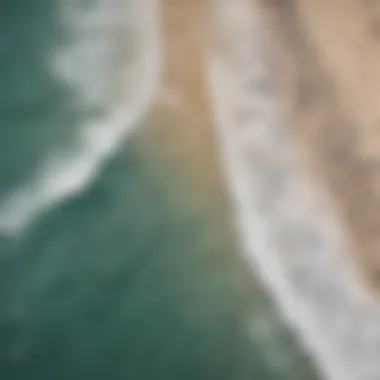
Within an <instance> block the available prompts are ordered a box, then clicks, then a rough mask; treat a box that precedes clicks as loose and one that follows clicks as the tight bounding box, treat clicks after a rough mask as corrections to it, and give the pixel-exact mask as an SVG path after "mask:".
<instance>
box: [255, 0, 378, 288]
mask: <svg viewBox="0 0 380 380" xmlns="http://www.w3.org/2000/svg"><path fill="white" fill-rule="evenodd" d="M251 1H252V4H253V6H254V7H256V8H257V9H258V10H259V12H261V14H262V15H264V17H263V20H264V23H265V25H266V27H267V31H268V32H269V34H270V37H271V41H272V42H274V44H275V46H276V49H274V50H273V52H274V55H273V57H274V67H275V71H276V73H277V74H278V83H279V89H280V92H281V95H282V96H281V99H282V104H283V106H284V110H285V112H286V113H287V114H288V120H289V121H290V123H289V125H290V126H291V127H292V128H294V130H295V131H296V134H297V135H298V136H299V140H300V142H301V144H300V146H301V147H302V148H303V149H304V151H305V153H306V155H305V157H308V158H309V159H310V163H311V164H312V165H311V166H312V167H314V169H316V170H315V173H317V174H318V176H319V178H320V179H321V180H322V182H323V183H325V184H326V186H327V188H328V189H329V192H330V194H331V195H332V197H333V199H334V200H335V201H336V204H337V205H338V207H337V209H338V210H339V212H340V215H341V216H342V218H343V221H344V223H345V225H346V226H347V229H348V231H349V235H350V236H352V242H353V246H354V251H355V252H356V254H355V255H356V259H357V260H358V263H359V266H360V268H361V269H363V270H364V273H365V278H366V280H368V281H369V282H370V284H371V286H372V287H374V288H375V289H376V290H379V287H380V163H379V158H380V3H379V2H377V1H369V0H367V1H359V0H251Z"/></svg>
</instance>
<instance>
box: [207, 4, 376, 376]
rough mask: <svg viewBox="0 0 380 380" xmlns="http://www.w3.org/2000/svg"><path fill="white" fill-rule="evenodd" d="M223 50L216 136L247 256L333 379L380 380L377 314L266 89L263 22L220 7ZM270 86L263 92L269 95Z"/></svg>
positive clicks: (212, 67)
mask: <svg viewBox="0 0 380 380" xmlns="http://www.w3.org/2000/svg"><path fill="white" fill-rule="evenodd" d="M214 10H215V11H216V12H217V17H218V21H219V23H220V24H219V26H220V27H219V28H217V34H218V35H219V37H221V38H222V39H223V41H224V42H225V43H226V44H225V45H222V46H224V49H225V50H224V51H222V52H221V51H214V53H213V55H212V56H211V57H210V60H209V65H208V66H209V80H210V88H211V92H212V96H213V100H214V111H215V112H214V114H215V125H216V127H215V128H216V133H217V134H218V137H219V141H220V144H221V152H222V156H223V157H224V161H225V170H226V174H228V179H229V185H230V188H231V193H232V196H233V198H234V200H235V206H236V219H237V220H236V223H237V227H238V230H239V231H240V232H241V237H242V244H243V248H244V252H245V254H246V256H247V258H248V260H249V262H250V263H251V264H252V268H253V271H254V273H255V274H257V275H258V276H259V277H260V278H261V280H262V282H263V284H264V285H265V286H266V288H267V289H268V291H270V292H271V294H272V296H273V298H274V299H275V300H276V302H277V304H278V307H279V309H280V310H281V312H282V313H283V316H284V318H285V319H287V320H288V322H289V323H290V324H291V325H293V326H294V327H295V329H296V330H297V331H298V333H299V334H298V335H299V340H300V342H301V343H302V344H303V345H304V347H305V349H307V350H308V351H309V352H310V353H311V355H312V357H313V358H314V359H315V362H316V364H317V366H318V368H319V370H320V375H321V378H323V379H328V380H376V379H377V380H378V379H380V364H379V360H378V358H379V353H380V351H379V350H380V310H379V306H378V305H377V304H376V303H375V302H374V300H373V299H371V298H370V297H369V295H368V294H367V293H366V292H365V290H364V289H363V288H362V285H361V284H360V282H359V280H358V279H357V277H356V275H355V270H354V266H353V263H352V261H351V259H350V255H349V254H348V248H347V246H346V245H345V243H344V241H345V239H344V236H343V233H342V231H341V230H340V229H339V227H338V224H337V222H336V221H335V219H334V216H333V215H332V213H331V212H330V208H329V207H328V202H327V200H326V199H324V197H323V195H321V194H322V192H321V191H318V190H317V188H318V187H317V185H316V184H314V183H312V181H311V179H309V178H307V176H306V174H305V173H304V172H303V171H302V169H301V165H300V159H299V157H298V156H297V152H296V149H295V146H294V144H293V141H292V136H291V135H290V132H289V131H287V130H286V128H285V126H284V123H283V122H282V121H281V120H280V119H281V118H280V117H279V112H278V109H277V108H276V101H275V97H274V96H273V94H271V93H270V92H268V91H263V84H264V85H267V87H268V88H270V84H271V77H270V73H269V72H268V68H267V65H266V64H265V60H263V49H264V44H265V41H264V40H263V38H264V37H263V35H262V34H261V29H260V27H259V19H258V18H256V15H255V14H254V12H253V9H252V8H251V7H250V6H249V5H248V4H247V2H246V1H245V0H226V1H224V2H221V1H219V0H215V7H214ZM264 87H265V86H264Z"/></svg>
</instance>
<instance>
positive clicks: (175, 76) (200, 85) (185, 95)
mask: <svg viewBox="0 0 380 380" xmlns="http://www.w3.org/2000/svg"><path fill="white" fill-rule="evenodd" d="M160 5H161V21H162V32H163V43H164V65H163V66H164V67H163V73H162V81H161V84H160V88H159V90H158V93H157V103H156V105H155V108H154V112H153V115H152V119H153V122H152V123H150V126H149V128H148V138H147V139H146V141H147V142H148V144H151V146H150V148H149V149H150V150H151V151H152V154H154V155H155V157H154V160H161V162H162V163H163V165H164V166H166V167H168V168H169V170H171V171H172V173H173V174H175V173H178V179H179V180H183V181H185V182H186V184H185V185H184V186H185V188H186V194H183V195H184V196H187V195H188V196H189V201H190V202H191V200H190V198H193V200H195V199H194V198H196V200H195V203H196V205H197V207H200V208H204V210H203V211H204V212H205V213H207V212H209V213H211V214H213V215H214V216H216V217H218V215H220V217H221V218H222V219H227V218H226V215H225V212H228V211H227V209H228V201H227V199H228V197H227V193H226V190H225V185H224V179H223V177H222V174H221V173H222V171H221V166H220V159H219V153H218V149H217V146H216V144H215V136H214V131H213V119H212V111H211V103H210V98H209V90H208V87H207V82H206V72H205V70H206V65H205V60H206V54H207V49H208V43H207V41H208V33H209V32H208V30H207V29H208V28H207V25H208V16H209V14H208V12H207V7H208V5H209V1H208V0H161V1H160ZM184 193H185V192H184ZM221 214H223V216H222V215H221Z"/></svg>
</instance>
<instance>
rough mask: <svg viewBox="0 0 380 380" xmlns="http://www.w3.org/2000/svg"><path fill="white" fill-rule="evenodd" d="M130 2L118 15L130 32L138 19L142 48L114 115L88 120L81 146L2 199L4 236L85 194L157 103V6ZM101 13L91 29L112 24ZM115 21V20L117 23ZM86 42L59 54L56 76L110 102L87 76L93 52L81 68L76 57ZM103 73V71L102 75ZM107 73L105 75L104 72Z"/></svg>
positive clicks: (89, 97)
mask: <svg viewBox="0 0 380 380" xmlns="http://www.w3.org/2000/svg"><path fill="white" fill-rule="evenodd" d="M63 1H64V2H65V1H66V0H63ZM103 3H104V2H103ZM131 4H132V5H133V9H128V11H126V10H124V12H125V13H124V14H123V12H120V11H119V22H123V20H124V22H125V23H126V25H125V26H126V29H127V27H128V21H130V20H131V19H133V28H134V30H131V28H129V29H128V30H127V32H126V34H127V33H128V32H132V33H135V35H134V38H135V39H138V49H137V50H136V51H135V52H133V54H134V56H133V57H132V58H133V59H129V60H128V62H129V64H128V66H127V67H124V68H122V72H121V74H120V75H121V76H120V77H119V78H118V84H119V86H120V87H121V89H120V90H119V95H118V96H117V99H114V100H113V103H112V105H111V110H110V112H109V115H106V118H105V119H104V120H99V119H98V120H94V121H89V122H88V123H87V124H86V125H84V126H83V127H81V128H82V129H81V133H80V136H79V139H80V141H79V144H78V148H76V149H75V150H73V151H67V152H60V153H59V154H58V153H57V154H53V155H51V156H50V157H49V158H48V159H46V164H45V165H44V166H43V167H42V168H41V170H40V171H39V172H38V173H37V174H36V175H35V176H34V178H33V179H32V180H31V181H28V182H27V183H26V184H25V185H24V186H21V187H20V188H19V189H16V190H14V191H13V192H12V193H11V195H10V196H9V197H7V198H6V199H3V200H2V201H1V203H0V232H1V233H2V234H14V233H17V232H19V231H20V230H22V229H23V228H24V227H25V226H26V225H27V224H28V223H29V222H30V221H31V220H32V219H33V218H34V217H35V216H36V215H38V214H39V213H41V212H43V211H44V210H46V209H47V208H49V207H50V206H52V205H53V204H56V203H57V202H59V201H61V200H63V199H65V198H67V197H68V196H72V195H74V194H76V193H78V192H80V191H82V190H84V189H85V188H86V186H87V185H88V184H89V183H90V182H91V181H92V180H93V179H94V177H95V176H96V175H97V173H98V172H99V170H100V169H101V166H102V164H103V163H104V162H105V160H106V159H107V158H108V157H109V156H110V155H112V153H113V152H115V150H117V148H118V146H119V144H120V143H121V142H122V141H124V140H125V138H126V137H127V136H128V134H129V133H131V132H132V131H133V129H134V128H135V127H136V126H137V125H138V123H139V120H140V118H141V117H142V116H143V115H144V114H146V113H147V111H148V110H149V108H150V106H151V105H152V102H153V99H154V95H155V90H156V88H157V86H158V81H159V77H160V68H161V59H162V57H161V51H162V49H161V41H160V30H159V20H158V9H157V7H158V2H157V0H135V1H133V2H129V8H130V5H131ZM66 5H67V6H68V5H70V2H69V1H67V2H66V3H65V6H66ZM64 9H66V8H64ZM69 10H70V12H69V11H68V10H67V9H66V12H67V14H66V17H68V19H69V20H71V21H72V25H71V27H73V28H74V26H75V25H77V26H78V27H81V26H80V23H81V21H83V18H82V19H80V20H77V22H78V23H79V24H76V23H75V22H74V21H75V20H73V19H72V16H73V15H75V9H70V8H69ZM97 15H98V16H99V15H106V16H107V17H106V19H102V18H99V17H95V15H94V17H92V18H91V17H90V18H84V19H86V20H87V22H88V23H90V21H91V26H92V27H94V25H95V26H96V25H98V26H100V27H101V28H103V27H105V26H107V25H108V26H109V24H110V22H111V21H110V15H109V14H108V13H106V12H105V10H102V12H99V13H97ZM132 15H133V17H132ZM104 17H105V16H104ZM128 18H129V20H128ZM96 20H98V21H96ZM114 22H116V21H115V19H114ZM82 26H83V25H82ZM129 27H130V25H129ZM124 37H125V40H126V43H130V42H131V41H130V40H128V41H127V36H126V35H125V36H124ZM120 39H121V40H120V41H119V42H122V41H123V36H120ZM86 42H88V41H77V44H76V46H74V47H68V48H67V49H68V50H67V51H63V52H60V54H59V56H58V57H59V59H58V60H57V59H55V60H54V65H55V66H54V68H55V70H56V71H57V75H60V76H62V77H63V78H64V80H65V81H66V82H68V83H71V85H72V86H76V87H77V89H78V91H82V92H83V93H82V94H81V96H82V98H83V99H84V100H85V101H86V102H87V103H90V104H94V103H95V104H96V103H97V102H102V101H103V102H104V101H105V99H103V98H102V97H101V96H99V94H102V93H104V92H105V91H104V88H100V87H101V85H102V84H101V83H100V84H99V83H98V86H97V87H96V86H95V87H91V85H92V84H93V83H95V79H96V78H95V77H93V76H90V77H87V79H86V78H85V77H86V72H88V70H89V67H90V66H91V58H92V56H91V54H92V53H91V52H90V56H89V57H87V60H86V59H84V62H85V63H87V64H86V65H85V66H84V67H82V68H81V67H80V66H78V65H77V62H78V57H77V56H76V54H78V53H79V54H80V53H81V51H82V48H83V47H84V46H85V43H86ZM90 42H91V41H90ZM90 42H89V43H90ZM94 43H96V41H94ZM119 48H120V46H119ZM96 51H98V50H97V49H96V46H95V54H96ZM89 59H90V60H89ZM95 61H96V59H95ZM94 64H95V63H94ZM101 71H102V70H98V74H99V75H100V73H101ZM103 71H105V70H104V68H103ZM103 83H104V81H103Z"/></svg>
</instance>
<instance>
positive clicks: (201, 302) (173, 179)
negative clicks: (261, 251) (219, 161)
mask: <svg viewBox="0 0 380 380" xmlns="http://www.w3.org/2000/svg"><path fill="white" fill-rule="evenodd" d="M8 3H9V4H8ZM8 3H7V4H6V5H5V6H3V8H2V11H1V12H0V14H1V16H0V17H1V19H2V23H1V25H2V28H4V33H1V34H0V35H1V37H0V38H1V45H0V48H1V55H2V60H0V62H1V63H0V65H1V70H0V75H1V82H2V83H5V85H4V86H3V87H2V88H1V89H0V107H1V113H0V117H1V122H0V134H1V137H0V154H1V159H0V194H1V193H4V192H5V191H6V190H9V189H11V188H12V187H13V186H14V185H15V184H16V183H18V182H20V181H21V182H22V180H24V179H25V178H26V176H27V174H28V173H29V172H30V170H31V168H33V167H35V166H36V165H37V163H38V161H39V160H40V159H42V158H43V157H44V156H45V155H46V153H47V152H48V151H49V149H50V148H51V147H53V146H59V145H60V144H61V145H62V144H63V145H64V144H66V145H67V144H69V141H70V138H72V137H73V132H75V131H76V130H78V129H79V128H80V123H79V120H80V118H82V117H83V115H82V116H80V117H79V116H78V115H79V112H78V110H76V106H75V104H76V103H75V97H74V96H73V95H72V94H70V92H68V91H69V90H68V89H67V88H65V86H64V85H63V84H60V83H59V82H58V81H56V80H55V79H54V77H53V76H52V74H49V71H48V69H47V68H46V56H47V55H48V54H49V49H50V48H51V44H53V43H56V41H57V39H58V40H59V39H60V38H61V37H60V34H59V33H57V34H55V32H54V30H56V28H57V26H56V23H57V22H58V21H57V20H56V19H55V17H56V13H55V12H53V11H52V8H51V7H52V3H51V1H48V0H39V1H36V2H34V3H33V4H34V5H33V6H32V5H28V6H27V7H29V8H30V9H29V10H28V12H27V8H25V6H26V5H24V4H21V2H20V1H18V2H13V3H12V4H11V3H10V2H8ZM21 5H22V6H21ZM55 39H56V40H55ZM21 40H23V43H22V42H21ZM26 40H27V41H29V43H28V44H26V43H25V41H26ZM3 58H4V59H3ZM145 123H146V125H145V126H144V128H145V130H148V129H149V123H154V121H149V122H147V121H145ZM147 136H149V133H148V134H146V135H143V134H136V135H135V136H134V137H133V138H132V139H131V140H129V141H128V142H127V143H126V144H125V145H124V146H122V147H121V148H120V150H119V153H118V154H117V156H116V157H114V158H113V159H112V160H111V161H110V162H109V163H108V164H107V165H106V166H105V167H104V168H103V170H102V172H101V173H100V175H99V177H98V178H97V180H96V181H95V182H94V183H93V184H92V185H91V186H89V187H88V188H87V189H86V190H85V191H84V192H83V193H82V194H79V195H77V196H75V197H74V198H71V199H67V200H66V201H64V202H63V203H62V204H59V205H56V206H55V207H53V208H52V209H51V210H49V211H48V212H47V213H46V214H45V215H42V216H41V217H39V218H37V219H36V220H35V221H34V222H33V224H32V225H30V226H29V227H28V228H27V230H25V232H24V233H23V234H22V235H21V236H17V237H15V238H11V239H7V238H5V237H4V238H3V239H2V240H1V241H0V296H1V297H0V342H1V344H0V378H1V379H6V380H24V379H30V380H34V379H36V380H37V379H38V380H45V379H46V380H50V379H54V380H60V379H62V380H63V379H64V380H68V379H70V380H71V379H81V380H85V379H91V380H98V379H99V380H101V379H110V380H111V379H112V380H118V379H128V380H148V379H157V380H161V379H165V380H170V379H183V380H186V379H192V380H194V379H199V380H203V379H204V380H213V379H217V380H223V379H226V380H230V379H233V380H246V379H247V380H248V379H260V380H262V379H268V380H272V379H273V380H275V379H300V380H301V379H302V380H309V379H314V377H313V376H312V375H311V372H310V369H309V367H308V364H307V361H306V359H305V357H304V356H303V354H302V353H300V351H299V350H298V349H297V347H296V346H295V344H294V342H293V339H292V337H291V335H290V333H289V332H288V330H287V329H286V328H285V327H284V326H283V325H282V324H281V323H280V322H279V321H278V318H277V317H276V314H275V311H274V309H273V308H272V307H271V306H270V303H269V302H268V301H267V300H266V297H265V295H264V294H263V293H262V292H261V290H260V289H259V288H258V287H257V284H255V283H254V280H253V279H252V278H251V274H250V272H249V271H248V270H247V269H246V265H245V264H244V263H243V262H242V260H241V259H240V258H239V255H238V250H237V248H236V244H235V243H234V242H233V241H231V233H230V231H226V230H225V228H226V227H225V225H226V224H225V223H223V222H222V221H220V220H217V218H216V217H215V216H214V215H211V214H210V213H207V211H202V208H200V207H197V199H198V198H199V196H200V195H199V194H196V193H194V194H192V195H191V196H190V197H185V194H184V188H183V187H182V186H180V185H179V183H180V181H179V180H178V178H177V175H173V173H172V172H171V171H170V170H168V169H167V168H166V167H164V166H162V165H160V163H159V162H157V163H155V162H152V157H153V156H152V155H151V154H147V152H146V151H145V150H144V147H145V145H144V143H143V142H144V139H146V138H148V137H147ZM183 175H184V176H186V173H184V174H183ZM189 199H191V202H189ZM265 326H266V327H267V328H266V329H265V328H264V327H265ZM281 360H282V361H284V363H280V361H281Z"/></svg>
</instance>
